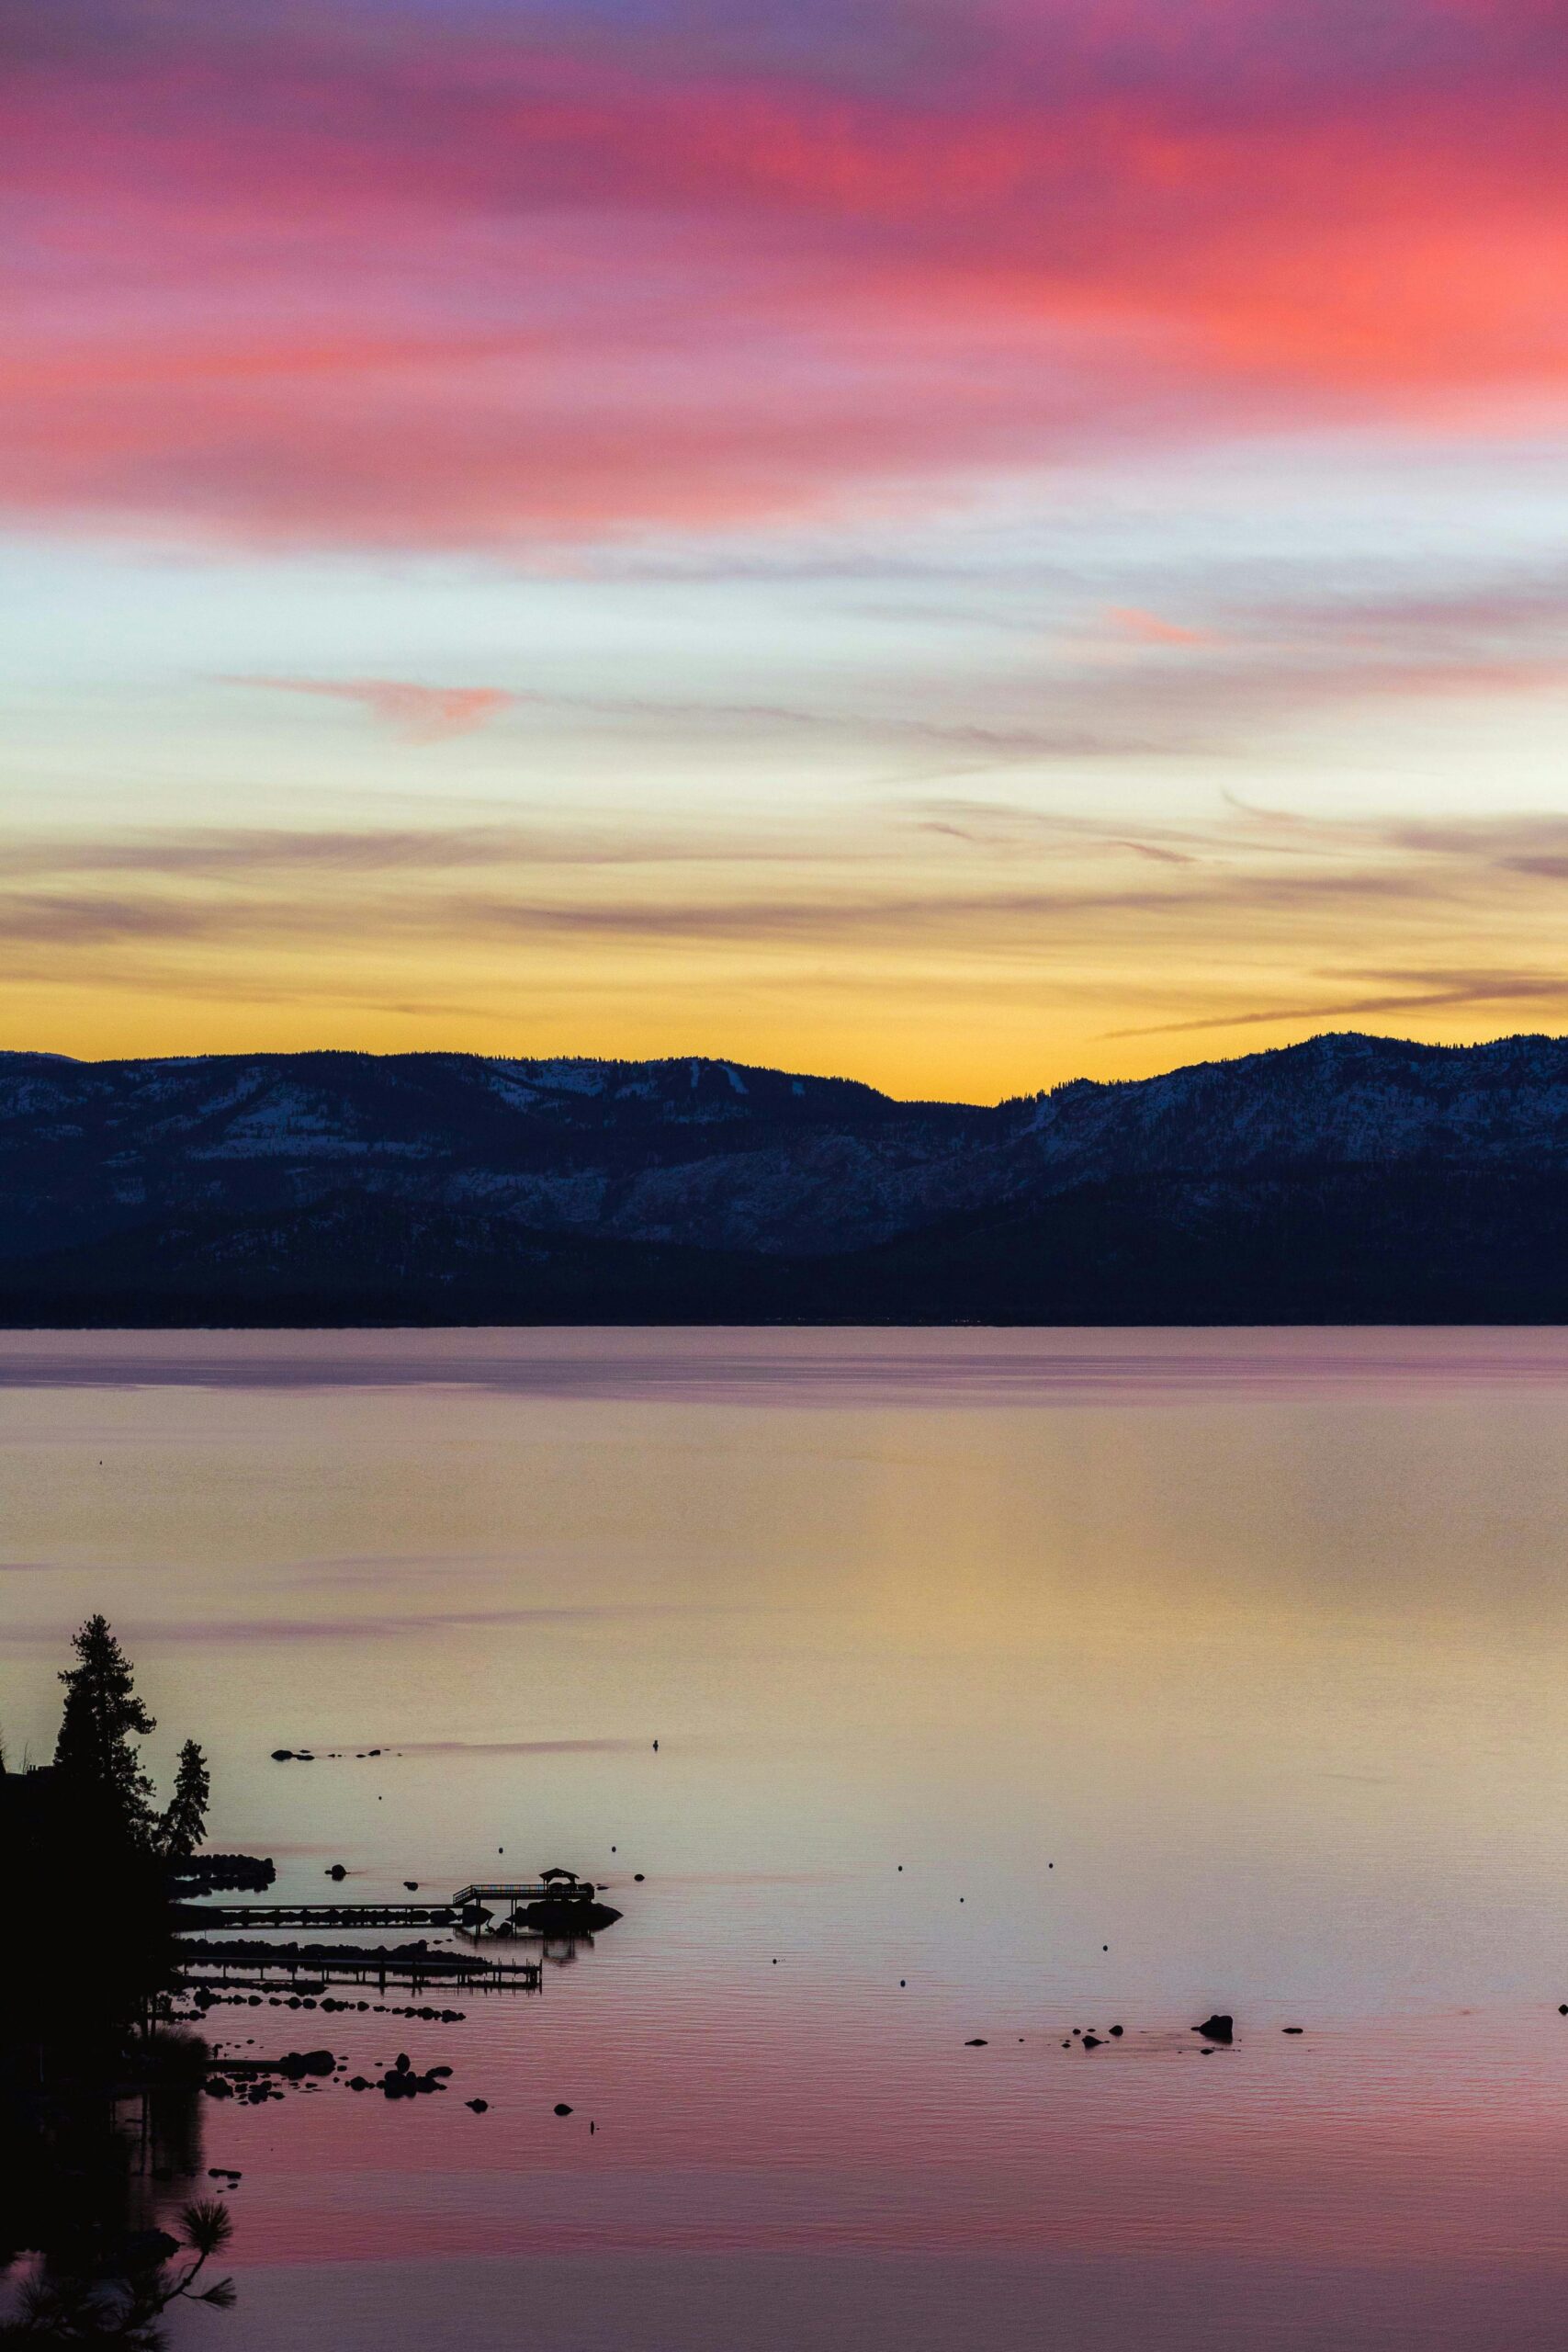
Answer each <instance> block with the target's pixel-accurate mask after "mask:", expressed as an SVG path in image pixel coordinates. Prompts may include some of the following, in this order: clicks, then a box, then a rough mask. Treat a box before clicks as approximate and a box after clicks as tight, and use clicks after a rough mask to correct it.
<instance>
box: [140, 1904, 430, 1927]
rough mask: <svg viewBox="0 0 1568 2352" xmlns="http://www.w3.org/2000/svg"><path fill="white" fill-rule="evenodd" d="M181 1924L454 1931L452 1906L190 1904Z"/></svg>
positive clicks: (185, 1925) (183, 1925)
mask: <svg viewBox="0 0 1568 2352" xmlns="http://www.w3.org/2000/svg"><path fill="white" fill-rule="evenodd" d="M180 1924H181V1926H182V1927H185V1928H455V1927H456V1926H457V1906H456V1905H453V1904H450V1903H201V1904H196V1903H192V1904H188V1905H186V1907H185V1909H184V1911H183V1912H182V1915H181V1921H180Z"/></svg>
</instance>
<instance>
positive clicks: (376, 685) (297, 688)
mask: <svg viewBox="0 0 1568 2352" xmlns="http://www.w3.org/2000/svg"><path fill="white" fill-rule="evenodd" d="M220 684H224V685H230V686H263V687H265V688H267V689H268V690H269V691H271V692H274V693H277V694H286V695H327V696H329V697H330V698H332V699H333V700H334V701H338V702H357V703H363V704H364V705H365V707H366V708H367V710H368V711H370V712H371V713H372V715H373V716H374V717H375V718H380V719H384V720H386V721H387V723H388V724H389V726H393V727H396V728H397V729H399V731H400V733H401V734H403V735H405V736H407V738H408V739H409V741H411V742H415V743H435V742H440V741H443V740H444V739H446V737H448V736H452V735H468V734H471V733H472V732H473V730H474V729H475V728H477V727H482V726H483V725H484V724H485V722H486V721H487V719H491V718H494V717H495V715H496V713H497V712H498V711H502V710H504V709H506V708H507V707H508V705H509V704H511V703H512V702H513V701H514V700H515V696H514V695H510V694H508V693H506V692H505V690H504V689H503V688H502V687H500V686H421V685H414V684H411V683H410V682H409V681H408V680H407V679H404V678H268V677H243V678H225V679H222V680H220Z"/></svg>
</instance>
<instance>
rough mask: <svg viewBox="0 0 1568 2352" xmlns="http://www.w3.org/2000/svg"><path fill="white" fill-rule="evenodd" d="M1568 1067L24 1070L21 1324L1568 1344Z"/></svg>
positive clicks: (496, 1064)
mask: <svg viewBox="0 0 1568 2352" xmlns="http://www.w3.org/2000/svg"><path fill="white" fill-rule="evenodd" d="M1565 1182H1568V1041H1564V1040H1560V1039H1556V1038H1545V1037H1518V1038H1507V1039H1504V1040H1502V1041H1500V1042H1498V1043H1496V1044H1495V1045H1490V1046H1475V1047H1468V1048H1457V1047H1434V1046H1411V1045H1405V1044H1402V1043H1399V1042H1397V1041H1393V1040H1387V1039H1382V1038H1371V1037H1359V1036H1334V1037H1321V1038H1317V1039H1314V1040H1313V1041H1312V1043H1310V1044H1309V1045H1305V1046H1292V1047H1291V1048H1289V1049H1287V1050H1285V1051H1283V1052H1280V1053H1271V1054H1258V1055H1250V1056H1247V1057H1243V1058H1241V1059H1238V1060H1235V1061H1231V1062H1217V1063H1207V1064H1202V1065H1199V1066H1197V1067H1195V1068H1192V1069H1182V1070H1176V1071H1173V1072H1171V1073H1170V1074H1168V1076H1165V1077H1161V1078H1156V1079H1150V1080H1141V1081H1137V1082H1134V1083H1130V1084H1122V1085H1110V1086H1105V1085H1097V1084H1093V1083H1090V1082H1089V1081H1087V1080H1079V1081H1076V1082H1075V1083H1073V1084H1071V1085H1068V1086H1064V1087H1059V1088H1057V1089H1056V1090H1055V1091H1053V1092H1051V1093H1048V1094H1043V1095H1039V1096H1033V1097H1028V1098H1024V1099H1021V1100H1019V1101H1016V1102H1012V1103H1004V1104H1001V1105H999V1106H998V1107H996V1108H972V1107H969V1106H966V1105H963V1104H953V1103H897V1102H894V1101H892V1100H890V1099H889V1098H888V1097H887V1096H886V1095H882V1094H879V1093H877V1092H876V1091H874V1089H872V1088H870V1087H864V1086H859V1085H855V1084H852V1083H851V1082H849V1081H847V1080H829V1079H813V1078H798V1077H794V1076H791V1075H789V1074H787V1073H782V1072H778V1071H773V1070H755V1069H745V1068H743V1067H741V1066H739V1065H732V1064H728V1063H718V1062H709V1061H702V1060H696V1061H679V1062H655V1063H604V1062H585V1061H553V1062H527V1061H517V1060H485V1059H481V1058H479V1057H468V1056H462V1055H444V1054H443V1055H396V1056H387V1057H376V1056H369V1055H357V1054H301V1055H255V1056H243V1057H238V1056H236V1057H200V1058H193V1059H190V1060H175V1061H139V1062H115V1063H79V1062H73V1061H67V1060H63V1059H61V1058H58V1057H51V1056H45V1055H25V1054H14V1055H8V1056H3V1057H0V1210H3V1213H4V1214H3V1219H0V1226H3V1233H4V1239H3V1242H0V1250H3V1251H4V1254H3V1255H0V1317H4V1319H5V1320H6V1321H8V1322H10V1323H12V1324H17V1323H28V1322H44V1323H47V1322H56V1321H59V1322H66V1323H98V1324H113V1323H132V1324H134V1323H183V1322H225V1323H229V1322H233V1323H251V1324H279V1323H281V1324H288V1323H311V1322H326V1323H387V1322H394V1323H396V1322H414V1323H419V1322H433V1323H464V1322H513V1321H516V1322H682V1321H686V1322H690V1321H695V1322H705V1321H725V1322H730V1321H772V1320H781V1319H782V1320H805V1321H862V1320H872V1321H880V1320H894V1321H909V1322H925V1321H939V1322H940V1321H955V1320H958V1321H962V1320H982V1321H1023V1322H1032V1321H1045V1322H1097V1321H1116V1322H1128V1321H1131V1322H1145V1321H1147V1322H1158V1321H1177V1322H1193V1321H1216V1322H1227V1321H1276V1320H1283V1321H1292V1320H1310V1321H1319V1320H1328V1321H1335V1320H1348V1321H1359V1320H1372V1321H1376V1320H1393V1321H1410V1320H1414V1321H1424V1320H1432V1321H1449V1320H1461V1321H1462V1320H1550V1321H1555V1320H1559V1319H1568V1249H1565V1247H1564V1238H1563V1218H1562V1203H1563V1201H1564V1199H1565V1197H1568V1194H1565V1190H1564V1187H1565Z"/></svg>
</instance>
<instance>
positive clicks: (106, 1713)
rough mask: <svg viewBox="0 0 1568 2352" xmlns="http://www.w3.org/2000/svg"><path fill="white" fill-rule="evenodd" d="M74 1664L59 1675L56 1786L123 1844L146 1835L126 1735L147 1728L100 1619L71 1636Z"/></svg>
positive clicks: (126, 1668) (146, 1805)
mask: <svg viewBox="0 0 1568 2352" xmlns="http://www.w3.org/2000/svg"><path fill="white" fill-rule="evenodd" d="M73 1648H74V1650H75V1652H76V1659H77V1662H76V1664H75V1665H74V1666H73V1667H68V1668H66V1670H65V1671H64V1673H63V1674H62V1676H61V1678H60V1679H61V1680H62V1682H63V1683H64V1685H65V1712H64V1714H63V1716H62V1720H61V1725H60V1738H59V1740H58V1742H57V1743H56V1746H55V1750H54V1761H55V1766H56V1769H57V1770H58V1771H59V1773H60V1777H61V1780H62V1782H64V1783H65V1784H66V1786H67V1787H68V1789H69V1790H70V1792H71V1794H72V1796H73V1799H74V1800H75V1801H76V1802H78V1803H79V1804H81V1805H82V1807H83V1808H84V1810H91V1811H92V1812H93V1813H96V1815H98V1816H99V1818H100V1820H101V1822H102V1824H103V1826H105V1827H106V1828H108V1829H112V1830H118V1832H119V1834H120V1835H121V1836H123V1837H124V1838H126V1839H127V1840H128V1841H129V1842H130V1844H132V1845H137V1846H145V1845H151V1843H152V1838H153V1816H152V1781H150V1780H149V1779H148V1777H147V1775H146V1773H145V1772H144V1771H143V1770H142V1769H141V1756H140V1755H139V1753H138V1752H137V1750H136V1749H135V1748H134V1747H132V1746H131V1744H130V1743H131V1736H132V1735H133V1734H135V1735H137V1736H141V1735H142V1734H144V1733H146V1732H150V1731H151V1730H152V1728H153V1718H152V1716H151V1715H150V1714H149V1713H148V1712H147V1709H146V1707H145V1705H144V1704H143V1703H142V1702H141V1700H140V1699H139V1698H138V1697H137V1695H136V1687H135V1682H134V1679H133V1677H132V1672H131V1666H130V1659H129V1658H128V1657H126V1655H125V1653H124V1651H123V1650H122V1649H121V1648H120V1645H119V1644H118V1642H117V1641H116V1639H115V1637H114V1635H113V1634H111V1633H110V1631H109V1629H108V1621H107V1618H104V1617H101V1616H97V1617H89V1618H88V1620H87V1622H86V1623H85V1625H84V1626H83V1627H82V1629H81V1631H80V1633H78V1634H76V1636H75V1639H74V1641H73Z"/></svg>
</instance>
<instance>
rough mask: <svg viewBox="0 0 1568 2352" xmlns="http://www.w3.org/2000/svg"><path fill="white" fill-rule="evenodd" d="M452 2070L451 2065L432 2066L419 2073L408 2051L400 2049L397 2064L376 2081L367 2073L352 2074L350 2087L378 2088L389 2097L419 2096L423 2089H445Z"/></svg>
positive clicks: (356, 2088)
mask: <svg viewBox="0 0 1568 2352" xmlns="http://www.w3.org/2000/svg"><path fill="white" fill-rule="evenodd" d="M451 2072H452V2069H451V2067H450V2066H430V2067H427V2068H426V2069H425V2072H424V2073H423V2075H421V2074H418V2073H416V2072H415V2070H414V2066H413V2063H412V2060H411V2058H410V2057H409V2054H408V2052H407V2051H406V2050H400V2052H398V2057H397V2063H396V2064H395V2065H391V2066H389V2067H388V2069H387V2071H386V2073H385V2074H384V2075H380V2076H379V2077H378V2079H377V2080H376V2081H374V2082H372V2081H371V2080H370V2079H369V2077H368V2076H367V2075H350V2076H349V2079H348V2087H349V2089H350V2090H351V2091H376V2090H378V2091H380V2092H382V2093H383V2094H384V2095H385V2097H387V2098H418V2097H419V2096H420V2094H421V2093H422V2092H423V2091H444V2090H445V2089H446V2084H447V2080H448V2077H449V2076H450V2075H451Z"/></svg>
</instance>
